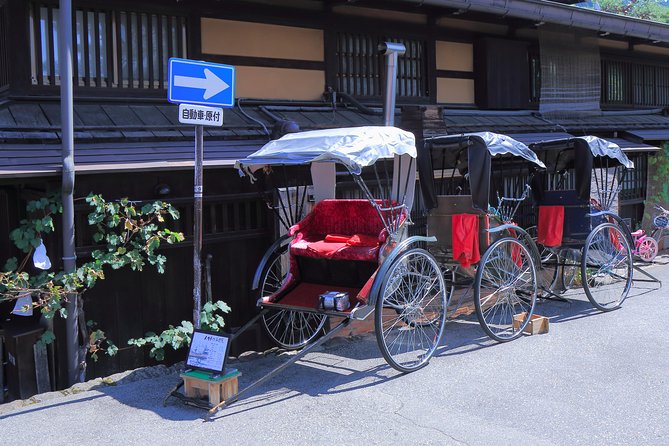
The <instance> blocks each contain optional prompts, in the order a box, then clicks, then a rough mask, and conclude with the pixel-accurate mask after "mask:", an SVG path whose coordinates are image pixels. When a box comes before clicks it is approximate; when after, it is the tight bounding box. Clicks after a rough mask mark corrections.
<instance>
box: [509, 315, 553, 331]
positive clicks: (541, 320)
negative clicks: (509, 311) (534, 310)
mask: <svg viewBox="0 0 669 446" xmlns="http://www.w3.org/2000/svg"><path fill="white" fill-rule="evenodd" d="M526 317H527V313H520V314H516V315H514V316H513V328H516V329H517V328H520V326H521V325H522V324H523V322H524V321H525V318H526ZM523 333H527V334H529V335H534V334H542V333H548V318H547V317H546V316H541V315H539V314H533V315H532V318H531V319H530V323H529V324H527V326H526V327H525V329H524V330H523Z"/></svg>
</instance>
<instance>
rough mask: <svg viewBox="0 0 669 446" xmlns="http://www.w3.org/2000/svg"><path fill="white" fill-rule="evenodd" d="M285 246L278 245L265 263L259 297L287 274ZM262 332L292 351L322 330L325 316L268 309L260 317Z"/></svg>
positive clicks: (269, 292)
mask: <svg viewBox="0 0 669 446" xmlns="http://www.w3.org/2000/svg"><path fill="white" fill-rule="evenodd" d="M288 265H289V259H288V247H287V246H283V247H281V248H280V249H279V250H278V251H277V252H276V253H275V254H274V256H273V257H272V259H271V260H270V262H269V263H268V264H267V268H266V269H265V271H264V273H263V276H262V280H261V282H260V297H261V298H264V297H269V296H271V295H272V294H274V293H276V292H277V291H278V290H279V289H280V288H281V286H283V284H284V283H285V281H286V277H287V274H288ZM261 322H262V325H263V328H264V329H265V332H266V333H267V334H268V335H269V337H270V338H271V339H272V341H274V342H275V343H276V344H277V345H278V346H279V347H282V348H285V349H287V350H295V349H298V348H301V347H304V346H305V345H307V344H309V343H311V342H312V341H313V340H314V339H316V338H317V337H318V336H319V335H320V334H321V333H322V332H323V328H324V326H325V323H326V322H327V316H325V315H322V314H318V313H310V312H306V311H294V310H285V309H278V310H273V309H272V310H269V311H268V312H267V313H265V314H264V315H263V316H262V317H261Z"/></svg>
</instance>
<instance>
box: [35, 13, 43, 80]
mask: <svg viewBox="0 0 669 446" xmlns="http://www.w3.org/2000/svg"><path fill="white" fill-rule="evenodd" d="M40 15H41V8H40V6H39V5H33V9H32V16H33V17H32V18H33V23H34V25H35V26H34V30H33V31H34V32H33V40H34V41H35V54H34V55H33V57H34V58H35V77H36V80H37V83H38V84H39V85H44V77H43V73H44V72H43V71H42V70H43V68H42V54H43V53H44V51H43V50H42V33H41V32H40V27H41V20H40Z"/></svg>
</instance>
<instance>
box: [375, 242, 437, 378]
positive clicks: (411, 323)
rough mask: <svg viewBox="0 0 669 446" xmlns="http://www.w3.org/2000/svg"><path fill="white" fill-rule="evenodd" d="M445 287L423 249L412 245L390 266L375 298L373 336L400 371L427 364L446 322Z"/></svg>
mask: <svg viewBox="0 0 669 446" xmlns="http://www.w3.org/2000/svg"><path fill="white" fill-rule="evenodd" d="M446 306H447V290H446V284H445V282H444V277H443V276H442V273H441V269H440V268H439V265H438V264H437V261H436V260H435V259H434V257H433V256H432V255H431V254H430V253H428V252H427V251H425V250H423V249H420V248H414V249H410V250H408V251H405V252H403V253H402V254H400V255H399V256H398V257H397V258H396V259H395V260H394V261H393V263H392V265H391V266H390V269H389V270H388V273H387V274H386V277H385V278H384V280H383V285H382V286H381V293H380V294H379V296H378V298H377V300H376V313H375V316H374V317H375V321H374V322H375V326H376V340H377V342H378V344H379V348H380V349H381V353H382V354H383V357H384V358H385V359H386V361H387V362H388V364H390V366H391V367H393V368H395V369H397V370H399V371H400V372H405V373H406V372H413V371H414V370H418V369H420V368H421V367H424V366H425V365H427V363H428V361H429V360H430V358H431V357H432V355H433V354H434V352H435V350H436V349H437V346H438V345H439V340H440V339H441V334H442V333H443V331H444V324H445V322H446Z"/></svg>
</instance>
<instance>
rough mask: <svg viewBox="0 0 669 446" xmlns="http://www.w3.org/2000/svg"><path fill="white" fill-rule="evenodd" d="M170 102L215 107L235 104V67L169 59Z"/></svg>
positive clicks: (168, 98) (174, 58)
mask: <svg viewBox="0 0 669 446" xmlns="http://www.w3.org/2000/svg"><path fill="white" fill-rule="evenodd" d="M168 67H169V70H168V71H169V73H168V75H169V76H168V88H167V100H168V101H170V102H174V103H177V104H198V105H206V106H213V107H226V108H229V107H233V106H234V105H235V92H234V88H235V87H234V86H235V67H233V66H230V65H224V64H217V63H211V62H201V61H196V60H188V59H179V58H176V57H173V58H170V60H169V64H168Z"/></svg>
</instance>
